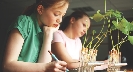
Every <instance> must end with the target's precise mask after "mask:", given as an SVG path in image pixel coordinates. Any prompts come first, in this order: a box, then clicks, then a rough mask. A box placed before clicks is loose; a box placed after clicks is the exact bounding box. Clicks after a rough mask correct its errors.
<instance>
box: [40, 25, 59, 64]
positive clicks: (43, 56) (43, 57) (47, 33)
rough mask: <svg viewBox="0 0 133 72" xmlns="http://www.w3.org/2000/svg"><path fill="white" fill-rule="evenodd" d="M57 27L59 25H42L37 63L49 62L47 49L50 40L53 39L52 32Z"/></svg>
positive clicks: (49, 48) (49, 47)
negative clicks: (40, 46)
mask: <svg viewBox="0 0 133 72" xmlns="http://www.w3.org/2000/svg"><path fill="white" fill-rule="evenodd" d="M58 28H59V26H58V27H56V28H54V27H47V26H44V27H43V32H44V36H43V44H42V48H41V51H40V55H39V59H38V62H39V63H49V62H51V60H52V57H51V55H50V54H49V52H48V50H49V51H51V42H52V39H53V33H54V32H55V31H57V30H58Z"/></svg>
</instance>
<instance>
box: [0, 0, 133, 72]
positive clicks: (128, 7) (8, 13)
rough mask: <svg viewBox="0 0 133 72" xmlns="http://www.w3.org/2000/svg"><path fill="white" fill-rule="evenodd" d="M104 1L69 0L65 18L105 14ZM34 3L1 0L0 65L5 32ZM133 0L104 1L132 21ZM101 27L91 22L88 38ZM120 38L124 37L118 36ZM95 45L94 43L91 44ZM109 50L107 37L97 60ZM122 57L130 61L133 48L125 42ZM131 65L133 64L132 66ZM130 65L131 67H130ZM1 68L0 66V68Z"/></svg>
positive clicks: (32, 0)
mask: <svg viewBox="0 0 133 72" xmlns="http://www.w3.org/2000/svg"><path fill="white" fill-rule="evenodd" d="M104 1H105V0H70V6H69V8H68V10H67V13H66V15H65V16H67V15H69V14H71V13H72V12H73V11H75V10H82V11H85V12H86V13H87V14H88V15H89V16H92V15H93V14H95V13H96V12H97V10H100V12H101V13H104V12H105V10H104V9H105V2H104ZM33 3H35V0H1V1H0V65H1V63H2V58H3V53H4V49H5V48H4V42H5V37H6V31H7V29H8V27H9V25H10V24H11V23H12V22H13V21H14V19H16V17H17V16H18V15H20V14H21V13H22V11H23V10H24V9H25V8H27V6H30V5H32V4H33ZM132 8H133V0H106V9H107V10H109V9H114V10H118V11H120V12H122V13H123V16H124V17H125V18H126V19H127V20H128V21H133V9H132ZM102 26H103V22H98V23H97V22H95V21H93V20H92V21H91V27H90V29H89V32H88V33H89V34H90V37H91V35H92V30H95V31H96V32H97V34H96V35H98V33H99V31H100V30H101V28H102ZM107 29H108V28H107V25H105V27H104V30H105V31H106V30H107ZM120 35H121V36H122V37H124V35H123V34H122V33H121V34H120ZM112 36H113V37H114V38H113V40H117V32H114V33H113V34H112ZM93 43H94V44H95V41H94V42H93ZM110 49H111V40H110V37H109V36H107V37H106V38H105V39H104V41H103V42H102V43H101V45H100V46H99V47H98V56H97V60H104V59H106V58H107V56H108V51H109V50H110ZM122 51H123V53H124V54H123V56H126V57H127V59H128V60H130V62H131V61H133V60H132V54H133V46H132V45H131V44H130V43H129V42H126V43H124V44H123V45H122ZM130 64H131V63H130ZM132 65H133V64H132ZM132 65H131V66H132ZM0 67H1V66H0ZM0 72H1V71H0Z"/></svg>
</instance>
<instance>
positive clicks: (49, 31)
mask: <svg viewBox="0 0 133 72" xmlns="http://www.w3.org/2000/svg"><path fill="white" fill-rule="evenodd" d="M58 29H59V25H58V26H57V27H48V26H44V27H43V32H44V37H45V39H50V40H51V41H52V39H53V33H54V32H55V31H57V30H58Z"/></svg>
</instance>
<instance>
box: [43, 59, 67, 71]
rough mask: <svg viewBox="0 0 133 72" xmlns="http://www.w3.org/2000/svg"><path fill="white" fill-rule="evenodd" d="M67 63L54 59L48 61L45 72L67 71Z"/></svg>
mask: <svg viewBox="0 0 133 72" xmlns="http://www.w3.org/2000/svg"><path fill="white" fill-rule="evenodd" d="M66 66H67V63H66V62H64V61H53V62H50V63H47V65H46V67H45V72H65V71H66Z"/></svg>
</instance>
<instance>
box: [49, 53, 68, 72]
mask: <svg viewBox="0 0 133 72" xmlns="http://www.w3.org/2000/svg"><path fill="white" fill-rule="evenodd" d="M48 52H49V53H50V55H51V56H52V57H53V58H54V59H55V60H56V62H57V63H58V67H57V68H58V69H59V70H62V71H63V70H64V69H65V71H66V72H68V71H69V70H68V69H66V66H67V63H66V62H64V61H59V60H58V58H57V57H56V56H55V55H54V54H53V53H52V52H51V51H48ZM65 63H66V64H65ZM64 64H65V65H64Z"/></svg>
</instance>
